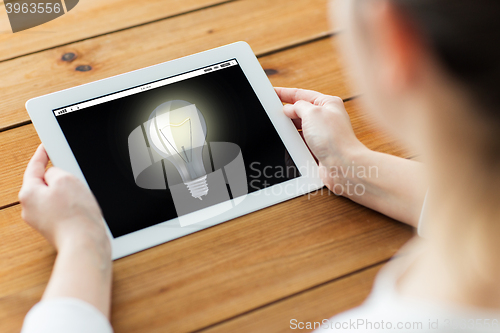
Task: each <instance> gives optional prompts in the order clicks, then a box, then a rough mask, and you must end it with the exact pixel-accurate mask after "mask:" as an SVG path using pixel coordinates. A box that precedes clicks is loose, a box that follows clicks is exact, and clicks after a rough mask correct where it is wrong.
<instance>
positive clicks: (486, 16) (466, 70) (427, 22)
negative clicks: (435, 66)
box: [391, 0, 500, 130]
mask: <svg viewBox="0 0 500 333" xmlns="http://www.w3.org/2000/svg"><path fill="white" fill-rule="evenodd" d="M391 1H392V2H393V4H394V5H395V6H396V7H398V8H400V10H402V11H403V12H404V13H406V15H408V16H409V18H410V19H413V21H414V22H415V24H416V25H417V28H418V29H419V30H420V31H421V33H422V34H423V35H424V37H425V38H426V39H427V41H428V43H429V45H430V47H431V49H432V50H433V52H434V54H435V55H436V57H437V59H438V60H439V61H440V62H441V63H442V65H443V66H444V68H445V69H446V70H447V72H448V73H449V74H450V75H452V77H454V78H455V79H457V80H459V81H460V82H461V83H462V84H463V85H464V86H465V87H467V89H468V90H469V91H471V93H472V97H473V98H474V101H475V102H477V103H478V104H479V106H480V109H481V111H478V112H482V114H478V116H484V117H488V118H489V119H487V120H488V121H490V120H491V121H494V126H496V129H498V130H500V127H499V125H500V89H499V88H500V87H499V84H498V83H499V81H500V44H499V43H500V0H391Z"/></svg>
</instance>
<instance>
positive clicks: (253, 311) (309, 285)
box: [0, 0, 413, 332]
mask: <svg viewBox="0 0 500 333" xmlns="http://www.w3.org/2000/svg"><path fill="white" fill-rule="evenodd" d="M326 12H327V3H326V0H293V1H289V0H273V1H269V0H239V1H236V0H229V1H223V0H148V1H133V0H107V1H101V0H82V1H80V3H79V4H78V6H77V7H76V8H75V9H73V10H72V11H71V12H69V13H68V14H66V15H64V16H62V17H60V18H58V19H56V20H54V21H52V22H49V23H46V24H44V25H42V26H39V27H36V28H33V29H30V30H28V31H25V32H19V33H16V34H12V33H11V31H10V27H9V25H8V22H7V15H6V12H5V10H4V7H3V3H2V2H0V73H1V74H0V75H1V78H0V158H1V163H0V240H1V241H0V332H18V331H19V329H20V327H21V325H22V320H23V317H24V315H25V314H26V312H27V311H28V310H29V309H30V307H31V306H33V305H34V304H35V303H36V302H37V301H38V300H39V299H40V297H41V295H42V292H43V290H44V288H45V286H46V283H47V281H48V279H49V276H50V272H51V269H52V265H53V262H54V259H55V251H54V249H53V248H51V246H50V245H49V244H48V243H47V242H46V241H45V240H44V239H42V237H41V236H39V235H38V234H37V233H36V232H34V231H33V230H31V229H30V228H29V227H28V226H26V224H25V223H24V222H23V221H22V220H21V217H20V206H19V203H18V198H17V193H18V191H19V188H20V185H21V180H22V174H23V172H24V169H25V167H26V164H27V162H28V159H29V158H30V156H31V155H32V154H33V152H34V150H35V148H36V147H37V145H38V144H39V139H38V136H37V134H36V132H35V130H34V128H33V126H32V124H31V123H30V120H29V117H28V115H27V113H26V111H25V108H24V103H25V102H26V100H28V99H29V98H32V97H36V96H39V95H42V94H46V93H50V92H53V91H57V90H60V89H64V88H68V87H71V86H74V85H79V84H83V83H86V82H91V81H94V80H97V79H102V78H105V77H108V76H111V75H116V74H120V73H124V72H127V71H131V70H135V69H138V68H141V67H144V66H149V65H153V64H157V63H160V62H164V61H167V60H171V59H175V58H178V57H181V56H185V55H188V54H191V53H194V52H199V51H203V50H206V49H209V48H213V47H217V46H221V45H224V44H227V43H230V42H234V41H238V40H244V41H247V42H248V43H249V44H250V45H251V46H252V48H253V50H254V51H255V53H256V54H257V56H258V57H259V60H260V62H261V64H262V66H263V67H264V68H265V70H266V73H267V74H268V75H269V78H270V79H271V81H272V83H273V84H274V85H278V86H298V87H302V88H308V89H314V90H319V91H322V92H324V93H327V94H332V95H338V96H340V97H342V98H343V99H344V100H346V105H347V110H348V112H349V114H350V116H351V119H352V122H353V126H354V129H355V131H356V133H357V135H358V137H359V138H360V139H361V141H362V142H363V143H365V144H366V145H367V146H368V147H370V148H371V149H375V150H379V151H383V152H386V153H391V154H395V155H398V156H401V157H404V158H412V156H411V154H410V153H409V152H408V151H407V150H404V149H402V148H401V147H400V146H398V145H397V144H396V143H395V142H394V141H393V140H392V139H391V138H390V137H389V136H387V135H386V134H385V133H383V132H380V131H378V130H377V129H376V127H375V125H374V124H373V121H371V120H370V119H368V118H367V117H366V116H365V115H363V114H362V113H361V112H360V107H359V101H357V98H356V96H357V95H358V94H357V93H356V92H354V91H353V90H352V89H350V88H349V87H348V85H347V83H346V79H345V73H344V70H343V66H342V64H341V62H340V60H339V58H338V56H337V52H336V50H335V48H334V43H335V42H336V41H337V38H338V37H337V33H338V32H339V31H336V30H335V29H334V28H332V27H331V25H329V23H328V19H327V14H326ZM412 233H413V231H412V230H411V229H410V228H409V227H406V226H404V225H402V224H400V223H397V222H395V221H393V220H391V219H389V218H387V217H385V216H382V215H380V214H378V213H376V212H374V211H371V210H369V209H366V208H364V207H362V206H359V205H357V204H355V203H353V202H351V201H349V200H348V199H345V198H342V197H336V196H335V195H332V194H331V193H329V192H328V191H324V192H323V193H322V194H317V195H314V196H311V197H308V196H303V197H299V198H297V199H294V200H290V201H288V202H285V203H282V204H279V205H276V206H274V207H271V208H266V209H264V210H261V211H258V212H255V213H252V214H249V215H247V216H244V217H240V218H238V219H235V220H232V221H229V222H227V223H223V224H221V225H218V226H215V227H212V228H209V229H207V230H204V231H201V232H198V233H195V234H192V235H189V236H186V237H183V238H181V239H177V240H174V241H172V242H169V243H166V244H163V245H160V246H157V247H155V248H153V249H149V250H146V251H143V252H141V253H137V254H134V255H132V256H129V257H126V258H123V259H120V260H117V261H115V263H114V281H113V283H114V286H113V310H112V318H111V321H112V324H113V326H114V328H115V331H116V332H181V331H203V332H229V331H235V330H236V331H238V332H246V331H248V332H282V331H290V320H291V319H297V320H298V321H304V322H305V321H320V320H321V319H323V318H328V317H330V316H333V315H335V314H336V313H339V312H340V311H344V310H347V309H349V308H352V307H354V306H356V305H358V304H360V303H361V302H362V300H363V299H364V298H365V297H366V295H367V294H368V292H369V290H370V288H371V285H372V282H373V278H374V276H375V274H376V272H377V271H378V269H379V268H380V267H381V265H383V264H384V263H385V262H386V261H387V260H388V259H389V258H390V257H391V256H392V255H393V254H394V253H395V251H397V250H398V248H400V246H401V245H402V244H403V243H405V242H406V241H407V240H408V239H409V238H410V237H411V236H412Z"/></svg>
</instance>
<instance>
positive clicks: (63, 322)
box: [21, 298, 113, 333]
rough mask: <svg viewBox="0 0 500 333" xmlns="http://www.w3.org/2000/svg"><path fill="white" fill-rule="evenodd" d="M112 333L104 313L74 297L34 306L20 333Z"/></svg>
mask: <svg viewBox="0 0 500 333" xmlns="http://www.w3.org/2000/svg"><path fill="white" fill-rule="evenodd" d="M67 332H71V333H89V332H92V333H112V332H113V328H112V327H111V324H110V323H109V321H108V319H107V318H106V316H104V314H102V313H101V312H100V311H99V310H97V309H96V308H95V307H94V306H92V305H90V304H89V303H87V302H85V301H82V300H80V299H77V298H54V299H50V300H46V301H41V302H39V303H37V304H35V306H34V307H32V308H31V310H30V311H29V312H28V314H27V315H26V317H25V318H24V324H23V328H22V330H21V333H67Z"/></svg>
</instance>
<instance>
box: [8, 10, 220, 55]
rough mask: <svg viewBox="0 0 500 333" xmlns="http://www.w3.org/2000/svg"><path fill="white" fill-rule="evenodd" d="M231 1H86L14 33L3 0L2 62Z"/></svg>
mask: <svg viewBox="0 0 500 333" xmlns="http://www.w3.org/2000/svg"><path fill="white" fill-rule="evenodd" d="M223 2H227V0H182V1H178V0H177V1H176V0H173V1H172V0H170V1H165V0H148V1H141V2H140V4H138V2H137V1H135V0H106V1H102V0H84V1H80V2H79V3H78V5H77V6H76V7H75V8H73V9H72V10H71V11H69V12H68V13H67V14H65V15H63V16H61V17H59V18H57V19H55V20H53V21H50V22H47V23H44V24H42V25H40V26H37V27H34V28H31V29H28V30H25V31H21V32H17V33H15V34H13V33H12V29H11V27H10V23H9V20H8V17H7V12H6V10H5V6H4V4H3V1H2V2H0V61H2V60H5V59H10V58H14V57H19V56H22V55H25V54H28V53H33V52H37V51H40V50H45V49H47V48H52V47H55V46H58V45H63V44H68V43H71V42H74V41H78V40H82V39H87V38H91V37H93V36H97V35H102V34H105V33H109V32H113V31H116V30H121V29H126V28H130V27H134V26H137V25H140V24H144V23H147V22H151V21H155V20H160V19H164V18H167V17H171V16H174V15H180V14H182V13H186V12H189V11H193V10H197V9H200V8H204V7H207V6H212V5H215V4H219V3H223Z"/></svg>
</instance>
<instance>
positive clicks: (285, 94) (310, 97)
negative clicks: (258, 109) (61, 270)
mask: <svg viewBox="0 0 500 333" xmlns="http://www.w3.org/2000/svg"><path fill="white" fill-rule="evenodd" d="M274 90H275V91H276V93H277V94H278V96H279V98H280V99H281V101H282V102H283V103H290V104H295V103H296V102H298V101H306V102H309V103H311V104H314V105H317V106H327V105H329V104H333V105H336V106H339V105H342V104H343V103H344V102H343V100H342V98H340V97H338V96H329V95H324V94H322V93H319V92H317V91H313V90H306V89H297V88H280V87H276V88H274Z"/></svg>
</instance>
